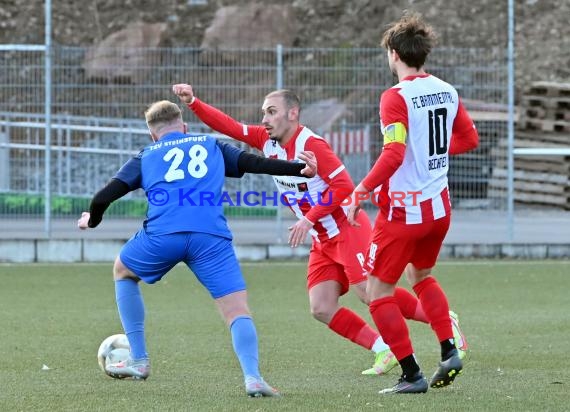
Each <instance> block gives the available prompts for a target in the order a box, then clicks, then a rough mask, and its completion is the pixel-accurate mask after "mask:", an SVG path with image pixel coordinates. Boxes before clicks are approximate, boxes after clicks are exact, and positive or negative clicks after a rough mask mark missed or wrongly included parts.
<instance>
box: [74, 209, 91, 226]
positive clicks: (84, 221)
mask: <svg viewBox="0 0 570 412" xmlns="http://www.w3.org/2000/svg"><path fill="white" fill-rule="evenodd" d="M90 218H91V213H89V212H83V213H81V217H80V218H79V219H78V220H77V227H78V228H79V229H81V230H85V229H87V228H88V227H89V219H90Z"/></svg>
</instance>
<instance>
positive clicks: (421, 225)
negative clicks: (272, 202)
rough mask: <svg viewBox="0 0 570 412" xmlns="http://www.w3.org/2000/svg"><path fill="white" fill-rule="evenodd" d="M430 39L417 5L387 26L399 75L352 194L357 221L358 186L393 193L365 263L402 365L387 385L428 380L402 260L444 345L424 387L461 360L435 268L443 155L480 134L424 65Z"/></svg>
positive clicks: (414, 386)
mask: <svg viewBox="0 0 570 412" xmlns="http://www.w3.org/2000/svg"><path fill="white" fill-rule="evenodd" d="M434 40H435V35H434V32H433V30H432V28H431V27H430V26H429V25H427V24H426V23H425V22H424V21H423V20H422V18H421V16H419V15H418V14H414V13H406V14H405V15H404V16H403V17H402V18H401V19H400V20H399V21H398V22H396V23H393V24H392V25H391V26H390V28H389V29H388V30H387V31H386V32H385V33H384V36H383V38H382V46H383V47H385V48H386V49H387V54H388V62H389V66H390V70H391V71H392V72H393V73H394V74H395V75H396V76H398V80H399V83H398V84H397V85H395V86H393V87H392V88H390V89H388V90H386V91H385V92H384V93H382V96H381V98H380V121H381V126H382V132H383V135H384V148H383V151H382V154H381V155H380V157H379V159H378V160H377V162H376V164H375V165H374V166H373V168H372V170H370V172H369V173H368V175H367V176H366V177H365V178H364V179H363V180H362V182H361V183H360V184H359V185H358V186H357V187H356V189H355V190H354V192H353V193H352V195H351V197H350V203H351V206H350V208H349V212H348V220H349V221H350V223H351V224H353V225H356V226H357V225H358V224H359V222H358V214H359V213H358V212H359V205H358V204H357V201H358V199H359V198H364V197H365V196H364V195H363V194H368V193H369V192H371V191H372V190H374V189H375V188H377V187H378V186H381V191H380V197H381V198H383V199H388V200H389V201H384V202H382V203H381V204H380V210H379V212H378V216H377V218H376V222H375V225H374V229H373V234H372V240H371V243H370V247H369V249H368V253H367V257H366V262H365V268H366V269H367V270H368V271H369V276H368V286H367V291H368V298H369V301H370V305H369V308H370V313H371V315H372V318H373V320H374V323H375V324H376V326H377V327H378V330H379V331H380V333H381V334H382V336H383V337H384V339H385V340H386V343H388V345H389V346H390V349H391V350H392V352H393V353H394V355H395V356H396V358H397V359H398V361H399V363H400V366H401V367H402V371H403V373H402V377H401V378H400V380H399V381H398V383H397V384H396V385H395V386H394V387H392V388H389V389H386V390H384V391H382V392H383V393H418V392H426V391H427V389H428V383H427V381H426V379H425V378H424V376H423V374H422V372H421V371H420V367H419V365H418V364H417V362H416V359H415V357H414V350H413V348H412V344H411V341H410V338H409V333H408V328H407V326H406V322H405V321H404V316H403V315H402V311H401V309H400V307H399V304H398V302H397V299H396V298H395V290H396V283H397V282H398V280H399V279H400V277H401V274H402V273H403V271H404V269H405V268H406V266H408V264H410V265H409V266H408V269H407V271H408V278H409V280H410V281H411V283H412V286H413V289H414V291H415V293H416V295H417V296H418V298H419V301H420V302H421V306H422V308H423V310H424V312H425V314H426V316H427V318H428V320H429V323H430V325H431V327H432V329H433V331H434V332H435V334H436V336H437V338H438V341H439V342H440V344H441V362H440V364H439V367H438V369H437V371H436V372H435V374H434V375H433V377H432V378H431V382H430V386H431V387H432V388H439V387H443V386H447V385H449V384H451V383H452V382H453V380H454V379H455V377H456V376H457V374H458V373H460V372H461V370H462V368H463V365H462V361H461V358H460V355H459V353H458V350H457V348H456V346H455V342H454V335H453V332H452V322H451V321H450V317H449V304H448V301H447V297H446V295H445V293H444V292H443V290H442V288H441V287H440V285H439V283H438V282H437V280H436V279H435V278H434V277H433V276H432V275H431V272H432V268H433V266H434V265H435V263H436V260H437V256H438V254H439V251H440V249H441V245H442V243H443V240H444V238H445V235H446V233H447V230H448V228H449V223H450V217H451V204H450V201H449V193H448V184H447V171H448V168H449V155H454V154H459V153H463V152H466V151H469V150H472V149H474V148H475V147H477V144H478V141H479V136H478V133H477V130H476V129H475V126H474V124H473V121H472V120H471V118H470V117H469V115H468V113H467V111H466V110H465V108H464V106H463V104H462V103H461V101H460V100H459V97H458V94H457V91H456V90H455V88H453V86H451V85H450V84H448V83H446V82H444V81H442V80H440V79H438V78H436V77H435V76H432V75H430V74H428V73H427V72H426V71H425V70H424V63H425V60H426V57H427V56H428V54H429V53H430V51H431V48H432V46H433V42H434ZM395 194H397V196H395ZM402 194H405V195H402Z"/></svg>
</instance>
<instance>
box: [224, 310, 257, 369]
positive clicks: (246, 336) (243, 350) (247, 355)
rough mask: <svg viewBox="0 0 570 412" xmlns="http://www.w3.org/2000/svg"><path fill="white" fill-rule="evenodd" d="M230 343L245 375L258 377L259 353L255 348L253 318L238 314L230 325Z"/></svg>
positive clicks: (255, 334) (255, 335)
mask: <svg viewBox="0 0 570 412" xmlns="http://www.w3.org/2000/svg"><path fill="white" fill-rule="evenodd" d="M230 332H231V334H232V343H233V345H234V352H235V353H236V355H237V357H238V360H239V363H240V365H241V370H242V371H243V375H244V377H245V376H253V377H255V378H260V377H261V375H260V374H259V355H258V348H257V332H256V330H255V325H254V323H253V319H251V318H250V317H249V316H239V317H237V318H235V319H234V321H233V322H232V324H231V325H230Z"/></svg>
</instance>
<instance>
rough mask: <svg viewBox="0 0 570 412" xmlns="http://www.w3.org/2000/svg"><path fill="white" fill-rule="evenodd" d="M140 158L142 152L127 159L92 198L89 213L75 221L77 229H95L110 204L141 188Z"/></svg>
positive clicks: (83, 214)
mask: <svg viewBox="0 0 570 412" xmlns="http://www.w3.org/2000/svg"><path fill="white" fill-rule="evenodd" d="M141 156H142V152H141V153H139V154H138V155H137V156H135V157H133V158H132V159H129V160H128V161H127V162H126V163H125V164H124V165H123V167H121V169H120V170H119V171H118V172H117V174H116V175H115V176H114V177H113V178H112V179H111V180H110V181H109V183H107V185H106V186H105V187H104V188H102V189H101V190H99V191H98V192H97V193H96V194H95V196H93V199H92V200H91V204H90V205H89V212H83V213H82V214H81V217H80V218H79V220H78V221H77V227H79V229H81V230H85V229H87V228H94V227H96V226H97V225H98V224H99V223H101V221H102V220H103V214H104V213H105V211H106V210H107V208H108V207H109V206H110V205H111V203H113V202H114V201H115V200H117V199H120V198H121V197H123V196H124V195H126V194H127V193H129V192H131V191H133V190H136V189H138V188H139V187H141Z"/></svg>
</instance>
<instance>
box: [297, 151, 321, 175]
mask: <svg viewBox="0 0 570 412" xmlns="http://www.w3.org/2000/svg"><path fill="white" fill-rule="evenodd" d="M298 157H299V159H300V160H302V161H303V162H305V164H306V166H305V168H304V169H303V170H301V173H302V174H304V175H305V176H307V177H315V176H316V175H317V157H316V156H315V153H313V152H311V151H308V150H307V151H303V152H301V153H299V156H298Z"/></svg>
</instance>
